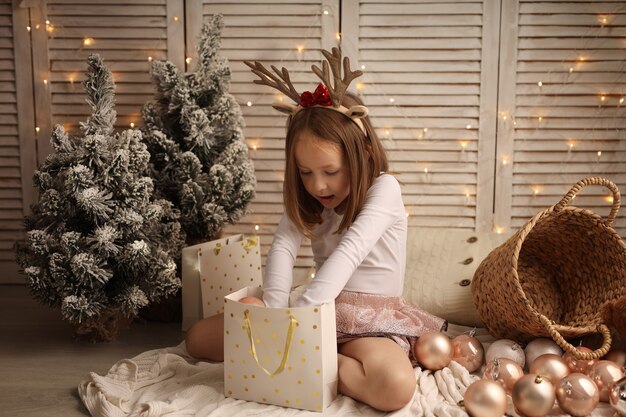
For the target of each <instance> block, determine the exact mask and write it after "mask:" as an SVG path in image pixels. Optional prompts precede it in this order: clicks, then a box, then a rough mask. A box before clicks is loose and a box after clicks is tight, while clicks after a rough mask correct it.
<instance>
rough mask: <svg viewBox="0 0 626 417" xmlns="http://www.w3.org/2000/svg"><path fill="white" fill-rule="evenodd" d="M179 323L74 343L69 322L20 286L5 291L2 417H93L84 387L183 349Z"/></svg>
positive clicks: (0, 315) (0, 333) (1, 302)
mask: <svg viewBox="0 0 626 417" xmlns="http://www.w3.org/2000/svg"><path fill="white" fill-rule="evenodd" d="M183 338H184V334H183V333H182V332H181V331H180V324H179V323H155V322H141V323H134V324H133V325H132V326H131V328H130V329H129V330H127V331H126V333H124V334H123V335H122V336H121V338H120V339H119V340H117V341H115V342H110V343H101V344H91V343H88V342H77V341H74V340H72V332H71V329H70V327H69V325H67V324H66V323H65V322H63V321H62V320H61V319H60V318H59V316H58V315H57V314H56V313H55V312H54V311H53V310H51V309H49V308H48V307H45V306H42V305H39V304H37V303H36V302H35V301H34V300H32V299H31V297H30V295H29V293H28V289H27V288H26V287H24V286H20V285H2V286H0V416H1V417H22V416H29V417H35V416H37V417H39V416H45V417H74V416H89V412H88V411H87V409H86V408H85V407H84V406H83V404H82V401H81V400H80V398H79V397H78V392H77V387H78V384H79V382H80V381H81V380H82V379H83V378H84V377H85V376H86V375H88V374H89V372H96V373H98V374H106V372H107V371H108V370H109V368H111V366H112V365H113V364H115V363H116V362H117V361H119V360H121V359H124V358H131V357H133V356H136V355H138V354H139V353H141V352H144V351H146V350H150V349H157V348H162V347H168V346H175V345H177V344H179V343H180V342H181V341H182V340H183Z"/></svg>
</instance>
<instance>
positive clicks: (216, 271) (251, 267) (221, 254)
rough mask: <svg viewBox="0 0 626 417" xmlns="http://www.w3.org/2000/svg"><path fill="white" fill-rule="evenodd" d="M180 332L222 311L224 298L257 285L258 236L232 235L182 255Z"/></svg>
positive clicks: (259, 255) (190, 248) (185, 249)
mask: <svg viewBox="0 0 626 417" xmlns="http://www.w3.org/2000/svg"><path fill="white" fill-rule="evenodd" d="M182 285H183V289H182V303H183V323H182V328H183V330H184V331H186V330H188V329H189V327H191V325H192V324H194V323H195V322H196V321H198V320H200V319H201V318H204V317H210V316H212V315H215V314H218V313H222V312H223V311H224V309H223V307H224V301H223V299H224V296H225V295H227V294H229V293H231V292H233V291H235V290H238V289H240V288H243V287H246V286H254V285H261V249H260V242H259V238H258V236H252V237H244V236H243V235H241V234H239V235H233V236H229V237H225V238H222V239H217V240H212V241H210V242H204V243H200V244H198V245H193V246H188V247H186V248H183V251H182Z"/></svg>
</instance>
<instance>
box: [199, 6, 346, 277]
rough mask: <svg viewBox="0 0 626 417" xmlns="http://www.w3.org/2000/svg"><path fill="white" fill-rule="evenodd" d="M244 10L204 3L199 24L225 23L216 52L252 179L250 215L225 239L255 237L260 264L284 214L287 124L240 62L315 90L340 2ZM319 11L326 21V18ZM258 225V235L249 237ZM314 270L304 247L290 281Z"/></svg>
mask: <svg viewBox="0 0 626 417" xmlns="http://www.w3.org/2000/svg"><path fill="white" fill-rule="evenodd" d="M246 3H247V4H239V3H236V2H231V1H222V2H220V1H211V2H205V3H204V6H203V9H202V15H203V16H204V19H207V18H208V17H209V16H210V15H212V14H214V13H222V14H223V15H224V26H225V27H224V31H223V36H222V49H221V52H222V54H223V55H224V56H225V57H227V58H228V60H229V62H230V68H231V71H232V84H231V89H230V91H231V93H232V94H233V95H234V96H235V98H236V99H237V101H238V102H239V104H240V105H241V107H242V111H243V114H244V119H245V122H246V128H245V134H246V138H247V142H248V145H249V148H250V153H251V156H252V158H253V160H254V165H255V170H256V177H257V197H256V199H255V201H254V202H253V203H252V204H251V205H250V214H249V215H248V216H246V217H245V218H243V219H242V220H241V221H240V222H239V223H238V224H237V225H234V226H230V227H229V228H228V229H227V230H226V233H246V234H253V233H258V234H259V236H260V238H261V247H262V251H263V252H262V253H263V263H265V255H266V253H267V250H268V249H269V246H270V245H271V242H272V239H273V236H274V231H275V229H276V225H277V224H278V222H279V220H280V217H281V213H282V212H283V205H282V179H283V169H284V135H285V123H286V117H285V116H284V115H282V114H281V113H278V112H277V111H276V110H274V109H273V108H272V107H271V103H273V102H275V101H277V100H278V98H279V93H278V92H277V91H275V90H272V89H270V88H269V87H267V86H259V85H256V84H254V83H253V82H252V81H253V80H254V79H255V78H257V77H256V76H255V75H254V74H252V72H251V71H250V69H249V68H248V67H247V66H245V65H244V64H243V62H242V61H243V60H258V61H261V62H263V63H264V64H265V65H266V66H268V67H269V65H276V66H278V67H281V66H284V67H286V68H288V69H289V72H290V75H291V79H292V81H293V82H294V85H295V87H296V89H297V90H298V91H305V90H313V89H314V88H315V86H316V85H317V83H318V82H319V81H318V80H317V78H316V76H315V74H313V72H312V71H311V69H310V68H311V65H312V64H317V63H319V61H320V56H321V55H320V53H319V52H318V50H319V49H320V48H322V47H325V48H329V47H330V46H332V45H333V44H334V43H332V44H331V43H330V42H329V39H331V38H333V39H334V37H335V34H336V33H337V32H338V30H339V29H338V13H339V1H338V0H333V1H328V0H307V1H301V0H290V1H254V2H246ZM324 10H326V11H328V14H324V13H323V12H324ZM298 48H300V49H301V51H300V52H299V51H298ZM286 100H288V99H286ZM248 102H249V103H250V104H251V105H250V106H248V105H247V104H248ZM256 225H258V227H259V229H258V231H255V226H256ZM312 265H313V260H312V254H311V249H310V244H309V242H308V241H307V242H305V243H304V244H303V246H302V248H301V250H300V256H299V257H298V260H297V264H296V266H297V268H296V272H295V275H294V277H295V279H296V280H297V281H302V280H303V279H305V278H306V277H307V276H308V275H309V274H310V272H311V267H312Z"/></svg>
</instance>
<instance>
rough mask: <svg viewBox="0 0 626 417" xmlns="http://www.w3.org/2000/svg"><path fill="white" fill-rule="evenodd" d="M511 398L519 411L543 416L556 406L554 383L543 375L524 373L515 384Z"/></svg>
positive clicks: (534, 416) (533, 415)
mask: <svg viewBox="0 0 626 417" xmlns="http://www.w3.org/2000/svg"><path fill="white" fill-rule="evenodd" d="M511 398H512V399H513V405H514V406H515V409H516V410H517V411H518V413H520V414H523V415H524V416H526V417H543V416H545V415H546V414H547V413H548V412H549V411H550V410H552V407H554V385H552V382H550V380H549V379H548V378H545V377H543V376H541V375H537V374H528V375H524V376H523V377H521V378H520V379H519V380H518V381H517V382H516V383H515V385H514V386H513V392H512V393H511Z"/></svg>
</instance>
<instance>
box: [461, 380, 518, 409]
mask: <svg viewBox="0 0 626 417" xmlns="http://www.w3.org/2000/svg"><path fill="white" fill-rule="evenodd" d="M463 405H464V406H465V410H466V411H467V414H469V415H470V416H471V417H502V416H503V415H504V413H505V412H506V406H507V398H506V393H505V392H504V390H503V389H502V387H501V386H500V384H497V383H495V382H493V381H486V380H484V379H480V380H478V381H476V382H474V383H472V384H471V385H470V386H469V387H467V390H465V395H463Z"/></svg>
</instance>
